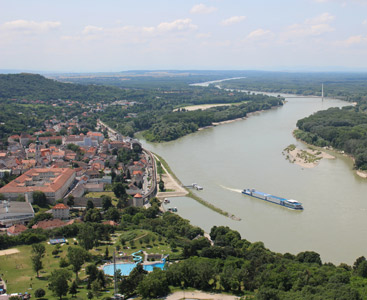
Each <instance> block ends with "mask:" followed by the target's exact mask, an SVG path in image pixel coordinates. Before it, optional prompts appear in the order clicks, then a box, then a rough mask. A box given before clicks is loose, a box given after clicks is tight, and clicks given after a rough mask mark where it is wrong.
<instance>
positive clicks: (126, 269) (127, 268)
mask: <svg viewBox="0 0 367 300" xmlns="http://www.w3.org/2000/svg"><path fill="white" fill-rule="evenodd" d="M135 266H136V264H134V263H126V264H116V270H121V275H123V276H128V275H129V274H130V272H131V271H132V270H133V269H134V268H135ZM153 268H160V269H163V268H164V263H163V262H159V263H154V264H149V265H144V264H143V269H144V270H145V271H148V272H150V271H153ZM103 272H104V273H105V274H106V275H110V276H113V264H111V265H107V266H104V267H103Z"/></svg>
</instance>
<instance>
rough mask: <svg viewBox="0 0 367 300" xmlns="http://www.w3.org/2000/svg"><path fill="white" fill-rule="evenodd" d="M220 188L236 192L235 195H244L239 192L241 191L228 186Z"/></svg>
mask: <svg viewBox="0 0 367 300" xmlns="http://www.w3.org/2000/svg"><path fill="white" fill-rule="evenodd" d="M220 187H222V188H224V189H226V190H229V191H232V192H235V193H242V190H239V189H232V188H229V187H227V186H224V185H220Z"/></svg>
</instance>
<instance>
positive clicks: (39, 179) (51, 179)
mask: <svg viewBox="0 0 367 300" xmlns="http://www.w3.org/2000/svg"><path fill="white" fill-rule="evenodd" d="M74 173H75V172H74V170H72V169H69V168H49V169H48V168H40V169H37V168H34V169H31V170H29V171H27V172H25V173H24V174H23V175H21V176H19V177H18V178H16V179H14V180H13V181H11V182H9V183H8V184H7V185H5V186H4V187H2V188H1V189H0V193H26V192H34V191H41V192H44V193H54V192H56V191H57V190H59V189H60V188H61V187H63V186H64V184H65V183H66V182H67V181H68V179H69V178H70V177H71V176H73V174H74Z"/></svg>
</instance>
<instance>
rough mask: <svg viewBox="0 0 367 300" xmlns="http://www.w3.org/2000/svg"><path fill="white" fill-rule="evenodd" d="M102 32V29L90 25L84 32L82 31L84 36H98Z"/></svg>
mask: <svg viewBox="0 0 367 300" xmlns="http://www.w3.org/2000/svg"><path fill="white" fill-rule="evenodd" d="M102 31H103V28H102V27H97V26H93V25H88V26H85V27H84V30H83V31H82V33H83V34H96V33H99V32H102Z"/></svg>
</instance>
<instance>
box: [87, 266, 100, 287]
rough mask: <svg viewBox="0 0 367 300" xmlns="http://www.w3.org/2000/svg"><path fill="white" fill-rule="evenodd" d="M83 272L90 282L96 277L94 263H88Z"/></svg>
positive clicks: (96, 269)
mask: <svg viewBox="0 0 367 300" xmlns="http://www.w3.org/2000/svg"><path fill="white" fill-rule="evenodd" d="M85 274H87V275H88V282H90V283H92V282H93V281H94V280H96V279H97V275H98V268H97V266H96V265H95V264H90V265H88V266H87V267H86V268H85Z"/></svg>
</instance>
